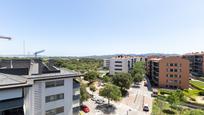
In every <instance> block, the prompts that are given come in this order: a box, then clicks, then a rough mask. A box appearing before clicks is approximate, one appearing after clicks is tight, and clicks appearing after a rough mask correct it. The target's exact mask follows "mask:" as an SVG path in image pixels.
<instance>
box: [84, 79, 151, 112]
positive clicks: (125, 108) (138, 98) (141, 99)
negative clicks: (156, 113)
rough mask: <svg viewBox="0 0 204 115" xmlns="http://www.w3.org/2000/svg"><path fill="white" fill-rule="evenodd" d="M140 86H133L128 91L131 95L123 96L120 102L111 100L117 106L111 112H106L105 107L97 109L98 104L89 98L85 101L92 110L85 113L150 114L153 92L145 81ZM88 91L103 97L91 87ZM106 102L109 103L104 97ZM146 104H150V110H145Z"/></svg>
mask: <svg viewBox="0 0 204 115" xmlns="http://www.w3.org/2000/svg"><path fill="white" fill-rule="evenodd" d="M139 86H140V87H139V88H136V87H133V86H132V87H131V88H130V89H129V90H128V92H129V96H127V97H125V98H123V99H122V100H121V101H119V102H113V101H111V104H113V105H114V106H115V110H114V111H113V112H110V113H106V112H104V111H103V109H96V108H97V106H99V105H98V104H96V103H95V102H94V101H92V100H91V99H89V100H88V101H87V102H84V104H85V105H87V106H88V107H89V108H90V110H91V111H90V112H89V113H87V114H85V115H150V113H151V108H152V97H151V92H150V91H148V88H147V87H146V86H144V81H143V82H141V83H140V85H139ZM87 91H88V92H89V93H90V94H93V95H94V96H96V97H97V98H100V99H101V98H102V99H104V98H103V97H100V96H99V95H98V93H93V92H91V91H90V90H89V89H87ZM104 100H105V103H107V99H104ZM144 104H148V105H149V109H150V111H149V112H144V111H143V106H144Z"/></svg>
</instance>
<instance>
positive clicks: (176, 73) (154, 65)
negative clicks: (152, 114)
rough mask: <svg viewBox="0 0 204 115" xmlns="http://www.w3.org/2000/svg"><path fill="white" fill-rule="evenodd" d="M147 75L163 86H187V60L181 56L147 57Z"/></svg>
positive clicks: (156, 83)
mask: <svg viewBox="0 0 204 115" xmlns="http://www.w3.org/2000/svg"><path fill="white" fill-rule="evenodd" d="M146 64H147V65H146V69H147V76H148V77H149V78H150V79H151V80H152V81H153V83H154V84H155V85H157V86H159V87H163V88H180V89H186V88H188V87H189V61H188V60H186V59H183V58H182V57H178V56H173V57H163V58H148V59H147V63H146Z"/></svg>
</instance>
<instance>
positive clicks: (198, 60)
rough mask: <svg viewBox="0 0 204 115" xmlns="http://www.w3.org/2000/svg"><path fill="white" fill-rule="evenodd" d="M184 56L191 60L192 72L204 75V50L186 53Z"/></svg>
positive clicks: (196, 74)
mask: <svg viewBox="0 0 204 115" xmlns="http://www.w3.org/2000/svg"><path fill="white" fill-rule="evenodd" d="M183 58H185V59H188V60H189V61H190V72H191V74H192V75H194V76H203V75H204V52H201V53H199V52H195V53H188V54H184V55H183Z"/></svg>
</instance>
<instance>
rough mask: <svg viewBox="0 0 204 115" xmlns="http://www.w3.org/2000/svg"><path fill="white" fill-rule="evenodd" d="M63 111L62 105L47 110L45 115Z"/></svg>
mask: <svg viewBox="0 0 204 115" xmlns="http://www.w3.org/2000/svg"><path fill="white" fill-rule="evenodd" d="M63 112H64V107H58V108H55V109H51V110H47V111H46V115H56V114H60V113H63Z"/></svg>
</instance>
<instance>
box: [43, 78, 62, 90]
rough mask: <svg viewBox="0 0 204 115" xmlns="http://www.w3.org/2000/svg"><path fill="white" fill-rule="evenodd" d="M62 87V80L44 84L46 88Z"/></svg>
mask: <svg viewBox="0 0 204 115" xmlns="http://www.w3.org/2000/svg"><path fill="white" fill-rule="evenodd" d="M58 86H64V80H57V81H48V82H46V83H45V87H46V88H51V87H58Z"/></svg>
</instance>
